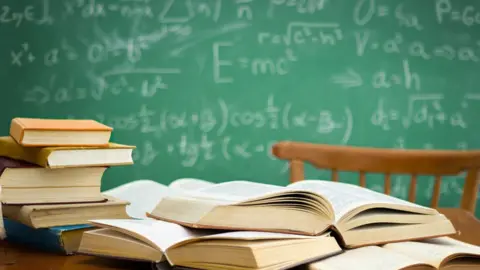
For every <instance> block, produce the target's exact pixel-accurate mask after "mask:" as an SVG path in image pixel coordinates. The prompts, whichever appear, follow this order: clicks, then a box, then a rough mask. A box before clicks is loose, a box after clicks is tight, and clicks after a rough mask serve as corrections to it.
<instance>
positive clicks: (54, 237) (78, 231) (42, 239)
mask: <svg viewBox="0 0 480 270" xmlns="http://www.w3.org/2000/svg"><path fill="white" fill-rule="evenodd" d="M3 221H4V227H5V231H6V234H7V238H6V239H5V240H6V241H8V242H11V243H16V244H21V245H25V246H28V247H32V248H36V249H40V250H43V251H48V252H55V253H61V254H67V255H70V254H73V253H74V252H76V251H77V250H78V246H79V244H80V240H81V239H82V234H83V232H84V231H86V230H88V229H91V228H93V226H91V225H88V224H82V225H69V226H58V227H51V228H44V229H34V228H31V227H29V226H27V225H25V224H22V223H20V222H17V221H14V220H11V219H7V218H4V219H3Z"/></svg>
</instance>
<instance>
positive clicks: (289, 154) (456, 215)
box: [272, 141, 480, 245]
mask: <svg viewBox="0 0 480 270" xmlns="http://www.w3.org/2000/svg"><path fill="white" fill-rule="evenodd" d="M272 152H273V155H274V156H276V157H277V158H279V159H284V160H288V161H289V162H290V181H291V182H296V181H300V180H303V179H305V173H304V162H308V163H310V164H312V165H313V166H314V167H316V168H320V169H328V170H331V172H332V176H331V178H332V179H331V180H332V181H338V180H339V179H338V173H339V171H350V172H358V173H359V184H360V185H361V186H363V187H365V186H366V174H367V173H381V174H384V175H385V177H384V178H385V189H384V193H385V194H390V191H391V176H392V174H408V175H411V181H410V187H409V194H408V200H409V201H411V202H415V198H416V186H417V176H420V175H432V176H434V177H435V183H434V187H433V195H432V200H431V207H432V208H438V201H439V198H440V185H441V181H442V176H448V175H458V174H460V173H463V172H466V173H467V174H466V178H465V185H464V188H463V194H462V199H461V204H460V209H455V210H452V209H445V210H442V209H439V211H440V212H442V213H443V214H445V215H446V216H447V217H448V218H450V219H451V220H452V222H453V223H454V224H455V220H457V224H455V226H456V227H457V230H458V231H459V232H460V233H461V232H462V230H463V231H464V233H463V236H461V237H459V238H458V239H460V240H463V241H465V240H470V241H468V242H472V241H473V242H474V243H475V244H476V245H480V233H478V231H480V222H479V221H478V220H477V219H476V218H475V216H474V211H475V204H476V201H477V193H478V187H479V181H478V180H479V178H478V176H479V171H480V151H453V150H452V151H450V150H402V149H381V148H366V147H352V146H333V145H323V144H312V143H303V142H290V141H284V142H279V143H277V144H275V145H274V146H273V148H272ZM457 210H459V211H457ZM459 226H461V227H462V228H460V227H459ZM469 226H470V227H469ZM471 226H475V227H471ZM471 230H475V231H476V232H475V233H474V235H477V234H478V235H477V236H476V239H473V240H472V239H471V237H468V235H467V234H466V233H465V232H467V231H471ZM467 238H468V239H467Z"/></svg>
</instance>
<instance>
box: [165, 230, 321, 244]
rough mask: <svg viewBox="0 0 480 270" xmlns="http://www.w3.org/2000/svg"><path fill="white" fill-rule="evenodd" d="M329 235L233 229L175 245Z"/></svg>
mask: <svg viewBox="0 0 480 270" xmlns="http://www.w3.org/2000/svg"><path fill="white" fill-rule="evenodd" d="M328 236H329V234H328V233H327V234H323V235H320V236H306V235H297V234H287V233H274V232H261V231H232V232H223V233H215V234H210V235H205V236H201V237H197V238H190V239H186V240H184V241H182V242H179V243H177V244H175V245H174V246H181V245H185V244H187V243H191V242H194V241H202V240H205V239H208V240H244V241H254V240H292V239H306V238H321V237H328ZM172 247H173V246H172Z"/></svg>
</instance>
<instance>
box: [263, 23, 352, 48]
mask: <svg viewBox="0 0 480 270" xmlns="http://www.w3.org/2000/svg"><path fill="white" fill-rule="evenodd" d="M341 40H343V32H342V29H341V28H340V25H339V24H338V23H330V22H324V23H323V22H319V23H311V22H290V23H288V25H287V27H286V31H285V33H280V34H278V33H273V32H259V33H258V34H257V42H258V44H260V45H270V44H273V45H285V46H290V45H302V44H313V45H319V46H323V45H325V46H334V45H336V44H337V43H338V42H339V41H341Z"/></svg>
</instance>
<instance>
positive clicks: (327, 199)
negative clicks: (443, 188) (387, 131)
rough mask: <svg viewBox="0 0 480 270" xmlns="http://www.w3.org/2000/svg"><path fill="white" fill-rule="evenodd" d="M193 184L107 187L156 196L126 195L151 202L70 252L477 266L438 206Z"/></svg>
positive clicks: (327, 185) (345, 189) (348, 193)
mask: <svg viewBox="0 0 480 270" xmlns="http://www.w3.org/2000/svg"><path fill="white" fill-rule="evenodd" d="M181 182H184V181H181ZM189 182H191V181H189ZM179 183H180V182H179ZM172 184H173V183H172ZM156 185H157V186H156ZM171 186H180V185H171ZM190 186H191V185H190ZM201 186H202V187H201V188H199V189H194V190H184V191H182V192H179V190H178V189H173V188H170V187H165V186H162V185H161V184H157V183H154V182H152V181H145V180H142V181H137V182H132V183H129V184H127V185H125V186H123V187H118V188H116V189H115V190H112V193H113V194H119V195H120V196H121V197H131V196H133V195H132V194H129V195H127V194H128V190H132V191H135V193H142V194H143V192H144V191H142V189H148V190H158V199H157V200H154V199H153V198H152V195H153V194H151V193H150V194H149V196H148V197H149V198H147V200H148V201H150V202H153V201H155V205H150V204H149V203H147V202H145V201H142V200H143V198H136V199H135V200H132V206H135V205H141V206H142V208H143V209H152V210H151V211H149V213H148V217H146V218H144V219H139V220H132V219H130V220H121V219H117V220H114V219H98V220H92V221H91V222H92V225H94V226H95V227H97V228H96V229H94V230H90V231H87V232H85V233H84V235H83V238H82V240H81V243H80V247H79V253H82V254H90V255H94V256H106V257H110V258H111V257H113V258H119V259H128V260H141V261H150V262H152V263H155V265H157V266H160V265H161V266H162V267H165V265H166V266H168V267H173V268H180V269H185V268H187V269H192V268H193V269H231V270H250V269H251V270H253V269H263V270H267V269H268V270H270V269H272V270H273V269H275V270H276V269H290V268H292V267H296V266H302V267H304V268H307V269H311V270H323V269H325V270H326V269H328V270H349V269H392V270H393V269H439V268H442V269H443V268H452V269H457V268H459V267H461V269H480V247H477V246H473V245H469V244H466V243H463V242H460V241H456V240H454V239H452V238H450V237H449V236H452V235H454V234H456V230H455V228H454V226H453V225H452V223H451V222H450V221H449V220H448V219H447V218H446V217H445V216H443V215H442V214H441V213H439V212H438V211H437V210H435V209H432V208H428V207H424V206H420V205H417V204H414V203H410V202H407V201H404V200H401V199H398V198H395V197H391V196H387V195H385V194H381V193H377V192H375V191H372V190H369V189H366V188H362V187H359V186H356V185H351V184H346V183H338V182H331V181H322V180H315V181H307V180H306V181H301V182H297V183H294V184H291V185H289V186H287V187H282V186H274V185H267V184H260V183H253V182H246V181H231V182H224V183H220V184H212V185H204V184H203V183H202V185H201ZM145 193H146V192H145Z"/></svg>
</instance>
